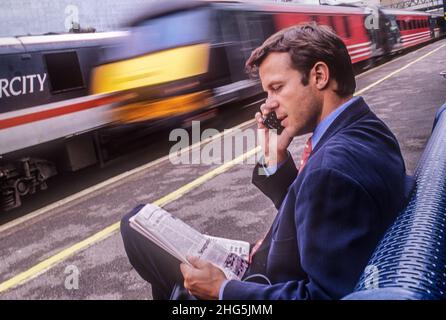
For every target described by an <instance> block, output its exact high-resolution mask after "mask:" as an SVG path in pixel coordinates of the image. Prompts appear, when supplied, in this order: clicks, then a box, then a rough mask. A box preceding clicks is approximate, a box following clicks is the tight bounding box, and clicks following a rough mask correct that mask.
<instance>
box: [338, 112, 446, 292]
mask: <svg viewBox="0 0 446 320" xmlns="http://www.w3.org/2000/svg"><path fill="white" fill-rule="evenodd" d="M445 110H446V104H444V105H443V106H442V107H441V108H440V109H439V110H438V112H437V115H436V117H435V121H434V128H433V131H432V135H431V137H430V139H429V141H428V143H427V146H426V148H425V150H424V152H423V154H422V156H421V159H420V160H419V162H418V164H417V168H416V170H415V181H416V184H415V187H414V189H413V190H412V193H411V196H410V200H409V202H408V204H407V206H406V208H405V209H404V210H403V211H402V212H401V213H400V215H399V216H398V218H397V219H396V221H395V222H394V224H393V225H392V226H391V227H390V228H389V230H388V231H387V232H386V234H385V236H384V237H383V239H382V240H381V242H380V243H379V244H378V246H377V248H376V249H375V252H374V253H373V255H372V257H371V259H370V261H369V263H368V265H367V267H366V268H365V270H364V272H363V274H362V276H361V278H360V280H359V282H358V284H357V285H356V288H355V290H354V292H353V293H351V294H349V295H348V296H346V297H345V298H344V299H345V300H364V299H367V300H369V299H370V300H381V299H391V300H405V299H417V300H427V299H429V300H431V299H446V111H445Z"/></svg>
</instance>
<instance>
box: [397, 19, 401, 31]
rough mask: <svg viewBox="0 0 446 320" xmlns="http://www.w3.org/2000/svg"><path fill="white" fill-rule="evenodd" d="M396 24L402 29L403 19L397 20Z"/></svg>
mask: <svg viewBox="0 0 446 320" xmlns="http://www.w3.org/2000/svg"><path fill="white" fill-rule="evenodd" d="M396 24H397V25H398V29H400V30H401V27H402V26H401V21H400V20H396Z"/></svg>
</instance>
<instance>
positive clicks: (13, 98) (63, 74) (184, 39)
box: [0, 0, 446, 210]
mask: <svg viewBox="0 0 446 320" xmlns="http://www.w3.org/2000/svg"><path fill="white" fill-rule="evenodd" d="M141 12H142V15H141V16H139V17H136V18H135V19H133V20H131V21H130V23H129V24H128V26H127V28H126V30H125V31H122V32H114V33H97V34H75V35H71V34H70V35H51V36H35V37H18V38H17V37H15V38H0V59H1V60H0V156H1V158H0V210H9V209H12V208H15V207H18V206H20V204H21V200H20V199H21V197H22V196H24V195H26V194H29V193H34V192H35V191H36V190H38V189H44V188H46V180H47V179H48V178H50V177H51V176H53V175H55V174H56V173H57V171H58V170H59V171H60V170H71V171H76V170H79V169H81V168H84V167H86V166H89V165H92V164H94V163H97V162H98V161H99V160H100V158H101V143H100V141H101V140H100V138H99V137H100V135H101V132H103V131H104V130H106V129H107V128H108V129H109V128H128V127H139V126H140V127H150V126H155V125H159V124H165V123H169V125H178V124H181V123H184V122H188V121H189V122H190V121H191V120H192V119H196V118H199V117H201V115H202V114H203V113H209V112H211V111H212V110H216V108H217V107H219V106H227V105H228V104H229V103H230V102H238V101H243V100H245V99H249V98H252V97H256V96H258V95H260V94H262V89H261V85H260V83H259V81H258V80H255V79H249V78H248V77H247V75H246V74H245V72H244V64H245V61H246V60H247V58H248V57H249V55H250V53H251V51H252V50H253V49H254V48H256V47H257V46H259V45H260V44H261V43H262V42H263V41H264V40H265V39H266V38H267V37H268V36H269V35H271V34H273V33H274V32H276V31H277V30H279V29H282V28H284V27H287V26H291V25H294V24H298V23H301V22H306V21H315V22H317V23H319V24H324V25H328V26H330V27H331V28H332V29H333V30H334V31H335V32H336V33H337V34H338V35H340V36H341V37H342V39H343V40H344V41H345V43H346V45H347V48H348V50H349V53H350V55H351V59H352V62H353V64H354V66H355V68H357V69H358V70H360V69H362V68H364V67H370V66H372V65H373V64H374V63H375V62H376V61H377V60H379V59H381V58H386V57H388V56H390V55H392V54H396V53H399V52H401V51H403V50H406V49H408V48H412V47H415V46H419V45H423V44H425V43H428V42H430V41H433V40H435V39H439V38H440V37H442V36H443V35H444V34H446V26H445V21H444V19H443V17H442V16H440V15H438V16H437V15H432V14H427V13H422V12H413V11H412V12H411V11H401V10H387V9H386V10H382V9H379V8H377V7H350V6H303V5H295V4H277V3H268V2H258V3H255V2H235V1H233V2H231V1H195V0H193V1H177V0H175V1H167V2H157V3H155V4H152V5H151V6H149V7H148V8H147V9H145V10H141ZM104 128H105V129H104Z"/></svg>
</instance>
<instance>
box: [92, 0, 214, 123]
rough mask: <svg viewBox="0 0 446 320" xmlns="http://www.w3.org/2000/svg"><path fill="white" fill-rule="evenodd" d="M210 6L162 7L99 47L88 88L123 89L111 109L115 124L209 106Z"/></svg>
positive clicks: (177, 116) (174, 115) (157, 118)
mask: <svg viewBox="0 0 446 320" xmlns="http://www.w3.org/2000/svg"><path fill="white" fill-rule="evenodd" d="M211 29H212V28H211V8H210V7H209V6H207V5H205V4H203V3H202V2H200V3H197V4H193V3H190V4H189V5H188V7H187V8H179V7H176V8H175V7H169V5H167V6H164V7H163V6H161V7H159V8H157V9H156V10H152V11H150V14H149V15H142V16H141V17H139V18H138V19H136V20H134V21H133V22H132V23H131V24H130V32H129V34H128V36H127V37H126V38H125V39H124V40H123V41H122V42H120V43H119V44H118V45H116V46H114V47H111V48H108V49H107V50H105V51H104V62H103V63H102V64H101V65H100V66H98V67H97V68H95V70H94V71H93V74H92V87H91V91H92V93H94V94H97V93H125V94H126V96H128V97H129V98H128V99H127V100H125V102H124V103H121V104H120V105H119V106H117V107H116V108H115V109H114V111H113V118H114V120H115V121H116V122H118V123H124V124H134V123H146V122H152V121H163V120H166V119H169V120H172V119H181V118H182V117H185V116H187V115H191V114H194V113H198V112H200V111H203V110H204V109H206V108H207V107H209V106H210V105H211V104H212V101H211V100H212V98H211V94H210V88H209V87H208V86H207V82H206V76H207V71H208V65H209V55H210V54H209V52H210V33H211V31H210V30H211Z"/></svg>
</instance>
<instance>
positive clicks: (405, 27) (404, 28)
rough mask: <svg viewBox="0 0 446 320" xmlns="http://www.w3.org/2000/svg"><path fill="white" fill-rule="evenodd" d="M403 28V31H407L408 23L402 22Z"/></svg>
mask: <svg viewBox="0 0 446 320" xmlns="http://www.w3.org/2000/svg"><path fill="white" fill-rule="evenodd" d="M401 26H402V28H401V30H406V29H407V25H406V21H404V20H402V21H401Z"/></svg>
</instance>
